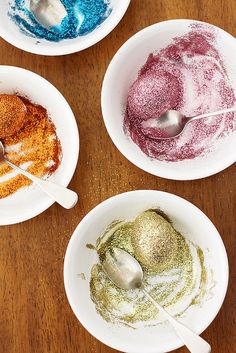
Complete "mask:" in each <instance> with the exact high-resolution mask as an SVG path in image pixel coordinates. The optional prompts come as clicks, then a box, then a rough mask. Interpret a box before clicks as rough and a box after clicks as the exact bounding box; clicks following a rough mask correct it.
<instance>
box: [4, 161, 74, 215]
mask: <svg viewBox="0 0 236 353" xmlns="http://www.w3.org/2000/svg"><path fill="white" fill-rule="evenodd" d="M4 161H5V163H7V164H8V165H9V166H10V167H12V168H13V169H15V170H17V171H18V172H19V173H20V174H23V175H24V176H26V177H27V178H28V179H30V180H32V181H34V182H35V183H36V184H37V185H38V186H39V187H40V188H41V189H42V191H43V192H45V193H46V194H47V195H48V196H50V197H51V198H52V199H53V200H55V201H56V202H57V203H59V204H60V205H61V206H62V207H64V208H67V209H69V208H72V207H74V206H75V205H76V203H77V201H78V195H77V194H76V192H74V191H72V190H69V189H67V188H66V187H63V186H60V185H57V184H55V183H52V182H51V181H48V180H43V179H40V178H38V177H36V176H35V175H32V174H30V173H29V172H27V171H26V170H24V169H21V168H20V167H18V166H16V165H15V164H13V163H11V162H10V161H9V160H7V159H5V160H4Z"/></svg>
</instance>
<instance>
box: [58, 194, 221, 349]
mask: <svg viewBox="0 0 236 353" xmlns="http://www.w3.org/2000/svg"><path fill="white" fill-rule="evenodd" d="M155 207H159V208H161V209H162V210H163V211H164V212H165V213H166V214H167V215H168V216H169V217H170V218H171V220H172V221H173V223H174V226H175V228H176V229H177V230H179V231H181V233H182V234H184V235H185V236H186V237H187V238H188V239H190V240H192V241H193V242H194V243H195V244H197V245H199V246H200V247H201V248H202V250H203V251H204V253H205V256H206V261H207V265H209V267H210V268H211V269H212V270H213V272H214V280H215V281H216V284H215V287H214V288H213V290H212V296H211V299H209V300H207V301H205V302H204V303H203V305H202V306H191V307H190V308H189V309H188V310H187V311H186V313H185V315H184V317H183V318H182V319H181V320H182V321H183V322H184V323H185V324H186V325H188V326H189V327H190V328H191V329H193V330H194V331H195V332H197V333H201V332H202V331H204V330H205V329H206V328H207V327H208V326H209V325H210V323H211V322H212V320H213V319H214V318H215V316H216V314H217V313H218V311H219V309H220V307H221V305H222V303H223V300H224V297H225V294H226V290H227V285H228V261H227V255H226V251H225V248H224V245H223V242H222V240H221V237H220V235H219V233H218V232H217V230H216V228H215V227H214V225H213V224H212V223H211V221H210V220H209V219H208V218H207V216H206V215H205V214H204V213H203V212H202V211H200V210H199V209H198V208H197V207H196V206H194V205H193V204H191V203H190V202H188V201H186V200H184V199H182V198H180V197H178V196H175V195H173V194H169V193H166V192H161V191H152V190H141V191H131V192H127V193H124V194H120V195H117V196H114V197H112V198H110V199H108V200H106V201H104V202H102V203H101V204H99V205H98V206H97V207H95V208H94V209H93V210H92V211H90V212H89V213H88V214H87V215H86V216H85V217H84V219H83V220H82V221H81V222H80V224H79V225H78V226H77V228H76V230H75V231H74V234H73V235H72V237H71V239H70V242H69V245H68V248H67V251H66V256H65V263H64V282H65V289H66V294H67V297H68V300H69V303H70V305H71V308H72V310H73V312H74V313H75V315H76V317H77V318H78V320H79V321H80V322H81V324H82V325H83V326H84V327H85V328H86V329H87V330H88V331H89V332H90V333H91V334H92V335H93V336H95V337H96V338H97V339H99V340H100V341H102V342H103V343H105V344H107V345H108V346H110V347H112V348H114V349H117V350H120V351H122V352H129V353H131V352H132V353H140V352H142V353H161V352H168V351H171V350H173V349H177V348H178V347H180V346H182V342H181V341H180V339H179V338H178V337H177V336H176V335H175V333H174V331H173V329H172V328H171V327H170V325H169V324H162V325H158V326H156V327H146V328H138V329H136V330H134V329H130V328H128V327H121V326H118V325H113V324H109V323H107V322H106V321H104V320H103V319H102V317H100V316H99V314H98V313H97V312H96V309H95V306H94V303H93V302H92V301H91V299H90V290H89V281H90V271H91V268H92V266H93V264H95V263H97V261H98V259H97V256H96V253H95V251H92V250H89V249H88V248H87V247H86V244H88V243H90V244H95V243H96V240H97V238H98V237H99V236H100V235H101V234H102V233H103V232H104V230H105V228H106V227H107V226H108V225H109V224H110V223H111V222H112V221H114V220H117V219H119V220H122V219H124V220H128V219H132V218H135V217H136V216H137V215H138V214H139V213H141V212H143V211H144V210H147V209H149V208H155ZM207 249H209V251H208V250H207ZM80 273H84V274H85V278H86V279H85V280H83V279H81V278H79V276H78V274H80Z"/></svg>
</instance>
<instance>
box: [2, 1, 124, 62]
mask: <svg viewBox="0 0 236 353" xmlns="http://www.w3.org/2000/svg"><path fill="white" fill-rule="evenodd" d="M129 3H130V0H111V7H112V9H113V10H112V12H111V14H110V15H109V16H108V18H107V19H106V20H105V21H104V22H103V23H102V24H101V25H100V26H99V27H97V28H96V29H95V30H94V31H92V32H91V33H89V34H87V35H85V36H80V37H77V38H74V39H66V40H63V41H60V42H57V43H55V42H50V41H47V40H41V39H40V40H39V39H38V38H32V37H29V36H27V35H25V34H24V33H22V32H21V31H20V30H19V28H18V27H17V25H15V23H14V22H13V21H12V20H11V19H10V17H9V16H8V11H9V6H10V5H9V0H1V4H0V36H1V37H2V38H3V39H5V40H6V41H7V42H9V43H11V44H12V45H14V46H15V47H17V48H20V49H22V50H25V51H28V52H30V53H34V54H41V55H53V56H54V55H65V54H70V53H75V52H78V51H81V50H83V49H86V48H88V47H90V46H92V45H94V44H95V43H97V42H99V41H100V40H102V39H103V38H104V37H106V36H107V35H108V34H109V33H110V32H111V31H112V30H113V29H114V28H115V27H116V26H117V24H118V23H119V22H120V20H121V19H122V17H123V16H124V14H125V12H126V10H127V8H128V6H129Z"/></svg>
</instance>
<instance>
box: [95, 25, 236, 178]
mask: <svg viewBox="0 0 236 353" xmlns="http://www.w3.org/2000/svg"><path fill="white" fill-rule="evenodd" d="M181 22H182V23H186V24H188V23H189V24H191V23H199V24H202V25H208V26H210V27H213V28H215V29H216V30H217V31H221V32H223V33H224V34H226V35H227V36H228V37H230V38H231V39H233V40H234V41H235V44H236V38H235V37H234V36H233V35H232V34H230V33H228V32H227V31H225V30H224V29H223V28H221V27H218V26H215V25H213V24H211V23H208V22H204V21H198V20H194V19H172V20H166V21H161V22H157V23H155V24H152V25H150V26H147V27H145V28H143V29H142V30H140V31H138V32H137V33H135V34H134V35H133V36H131V37H130V38H129V39H128V40H127V41H126V42H125V43H123V44H122V46H121V47H120V48H119V49H118V50H117V52H116V53H115V54H114V56H113V58H112V59H111V61H110V63H109V65H108V67H107V70H106V72H105V75H104V78H103V83H102V91H101V109H102V116H103V121H104V124H105V127H106V130H107V133H108V135H109V136H110V138H111V140H112V142H113V143H114V145H115V146H116V148H117V149H118V150H119V151H120V153H121V154H122V155H123V156H124V157H125V158H126V159H128V160H129V161H130V162H131V163H132V164H134V165H135V166H136V167H138V168H140V169H142V170H144V171H145V172H148V173H150V174H152V175H155V176H158V177H161V178H165V179H170V180H196V179H202V178H206V177H209V176H212V175H215V174H217V173H220V172H221V171H223V170H225V169H226V168H228V167H230V166H231V165H232V164H234V163H235V162H236V154H235V155H233V154H231V155H230V156H229V158H228V159H227V160H226V159H224V160H221V167H220V168H219V166H218V165H217V166H216V165H215V164H214V165H211V167H210V168H208V171H207V172H204V170H198V171H194V173H192V175H190V176H185V175H183V174H181V173H176V172H173V171H171V172H169V171H168V170H162V171H161V172H160V171H159V170H158V166H153V167H151V158H149V157H148V156H146V155H145V154H144V153H143V152H142V151H138V152H140V153H143V156H144V157H146V158H147V160H149V162H150V163H149V165H143V163H142V161H140V159H139V157H137V158H134V157H133V156H131V155H130V154H129V151H128V149H127V148H126V147H124V146H121V145H120V144H119V141H118V140H119V138H118V137H116V136H115V133H114V131H113V127H112V125H113V124H112V122H111V119H110V115H109V113H108V109H107V103H106V102H108V101H109V88H108V86H109V82H110V80H111V77H112V76H113V71H115V67H116V65H117V63H118V62H120V60H121V59H120V58H121V57H122V56H123V54H125V52H126V50H127V49H128V48H129V47H130V46H131V45H132V44H133V43H134V42H136V40H137V39H140V38H142V37H143V38H144V37H145V35H146V33H147V32H151V31H153V29H155V30H159V29H161V28H163V27H166V26H170V25H171V24H176V23H181ZM232 134H233V133H232ZM127 139H128V137H127ZM128 141H129V142H130V143H132V144H134V142H133V141H131V140H130V139H129V140H128ZM137 148H138V146H137ZM155 161H157V162H158V160H155ZM159 162H161V161H159ZM166 163H167V162H166ZM168 163H172V162H168ZM173 163H174V162H173Z"/></svg>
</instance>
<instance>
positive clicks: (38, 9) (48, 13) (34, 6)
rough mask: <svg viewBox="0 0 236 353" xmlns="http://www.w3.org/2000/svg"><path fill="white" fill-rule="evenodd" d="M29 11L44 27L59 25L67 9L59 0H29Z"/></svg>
mask: <svg viewBox="0 0 236 353" xmlns="http://www.w3.org/2000/svg"><path fill="white" fill-rule="evenodd" d="M29 8H30V11H31V12H32V13H33V15H34V17H35V18H36V20H37V21H38V22H39V23H40V24H41V25H43V26H44V27H46V28H50V27H53V26H59V25H60V24H61V22H62V20H63V18H65V17H66V15H67V11H66V9H65V7H64V5H63V4H62V2H61V1H60V0H30V6H29Z"/></svg>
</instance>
